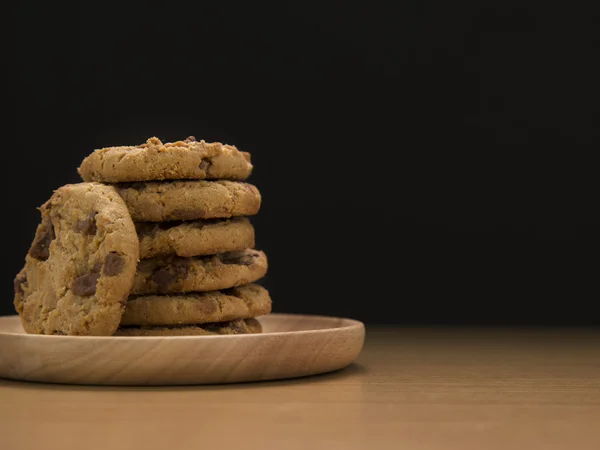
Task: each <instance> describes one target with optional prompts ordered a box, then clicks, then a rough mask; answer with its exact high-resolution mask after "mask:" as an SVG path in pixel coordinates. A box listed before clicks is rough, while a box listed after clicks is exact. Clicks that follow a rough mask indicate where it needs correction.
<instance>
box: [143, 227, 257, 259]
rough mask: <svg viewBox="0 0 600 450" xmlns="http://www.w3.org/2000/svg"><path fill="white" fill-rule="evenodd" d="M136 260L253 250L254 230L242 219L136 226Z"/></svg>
mask: <svg viewBox="0 0 600 450" xmlns="http://www.w3.org/2000/svg"><path fill="white" fill-rule="evenodd" d="M135 227H136V230H137V233H138V237H139V238H140V258H141V259H148V258H154V257H157V256H164V255H171V254H175V255H178V256H184V257H186V256H198V255H214V254H216V253H223V252H230V251H237V250H243V249H245V248H253V247H254V227H253V226H252V224H251V223H250V220H248V218H246V217H234V218H232V219H206V220H194V221H188V222H182V221H177V222H137V223H136V224H135Z"/></svg>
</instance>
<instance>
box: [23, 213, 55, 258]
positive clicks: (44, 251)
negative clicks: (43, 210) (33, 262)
mask: <svg viewBox="0 0 600 450" xmlns="http://www.w3.org/2000/svg"><path fill="white" fill-rule="evenodd" d="M55 237H56V235H55V234H54V226H53V225H52V222H51V221H50V219H47V220H44V221H43V222H42V225H41V227H40V229H39V231H38V233H37V234H36V236H35V241H34V242H33V245H32V246H31V249H30V250H29V254H30V255H31V256H32V257H33V258H35V259H39V260H40V261H46V260H47V259H48V257H49V256H50V243H51V242H52V241H53V240H54V238H55Z"/></svg>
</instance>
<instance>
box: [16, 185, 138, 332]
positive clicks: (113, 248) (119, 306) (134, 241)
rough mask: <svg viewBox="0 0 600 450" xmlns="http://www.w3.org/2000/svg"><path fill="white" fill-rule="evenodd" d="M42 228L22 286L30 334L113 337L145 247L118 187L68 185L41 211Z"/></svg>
mask: <svg viewBox="0 0 600 450" xmlns="http://www.w3.org/2000/svg"><path fill="white" fill-rule="evenodd" d="M40 210H41V214H42V221H41V224H40V225H39V226H38V228H37V231H36V234H35V238H34V241H33V244H32V246H31V248H30V250H29V253H28V254H27V256H26V260H25V267H24V268H23V269H22V270H21V272H20V273H19V274H18V275H17V277H16V279H15V283H14V287H15V299H14V305H15V308H16V309H17V311H18V312H19V314H20V316H21V320H22V322H23V328H24V329H25V331H26V332H27V333H36V334H67V335H97V336H98V335H111V334H113V333H114V331H115V330H116V329H117V327H118V325H119V322H120V320H121V315H122V313H123V310H124V307H125V301H126V299H127V297H128V295H129V291H130V289H131V287H132V284H133V280H134V275H135V271H136V265H137V261H138V255H139V241H138V237H137V234H136V232H135V227H134V225H133V222H132V220H131V217H130V216H129V212H128V211H127V207H126V206H125V203H124V202H123V200H122V199H121V197H120V196H119V195H118V194H117V192H116V191H115V189H114V188H113V187H111V186H106V185H102V184H98V183H80V184H74V185H66V186H63V187H61V188H60V189H58V190H57V191H56V192H55V193H54V195H52V197H51V198H50V199H49V200H48V201H47V202H46V203H45V204H44V205H43V206H42V207H41V208H40Z"/></svg>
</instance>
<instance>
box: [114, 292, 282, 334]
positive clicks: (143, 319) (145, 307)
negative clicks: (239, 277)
mask: <svg viewBox="0 0 600 450" xmlns="http://www.w3.org/2000/svg"><path fill="white" fill-rule="evenodd" d="M270 312H271V297H270V296H269V292H268V291H267V290H266V289H265V288H264V287H262V286H260V285H258V284H252V283H251V284H246V285H244V286H239V287H235V288H231V289H227V290H222V291H211V292H192V293H188V294H167V295H143V296H139V297H131V298H129V300H128V301H127V305H126V307H125V312H124V313H123V317H122V318H121V326H124V325H152V326H156V325H184V324H199V323H207V322H226V321H230V320H234V319H247V318H251V317H257V316H262V315H265V314H269V313H270Z"/></svg>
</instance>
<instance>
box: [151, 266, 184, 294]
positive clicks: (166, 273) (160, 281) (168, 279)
mask: <svg viewBox="0 0 600 450" xmlns="http://www.w3.org/2000/svg"><path fill="white" fill-rule="evenodd" d="M150 279H151V280H152V282H153V283H155V284H157V285H158V287H159V289H160V288H165V287H167V286H168V285H169V284H171V283H173V282H174V281H175V280H176V279H177V276H176V275H175V274H174V273H173V272H171V271H170V270H169V269H168V268H167V267H162V268H160V269H158V270H156V271H155V272H154V273H153V274H152V277H151V278H150Z"/></svg>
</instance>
